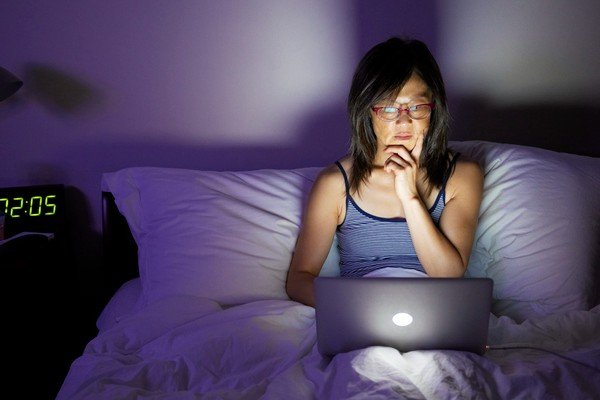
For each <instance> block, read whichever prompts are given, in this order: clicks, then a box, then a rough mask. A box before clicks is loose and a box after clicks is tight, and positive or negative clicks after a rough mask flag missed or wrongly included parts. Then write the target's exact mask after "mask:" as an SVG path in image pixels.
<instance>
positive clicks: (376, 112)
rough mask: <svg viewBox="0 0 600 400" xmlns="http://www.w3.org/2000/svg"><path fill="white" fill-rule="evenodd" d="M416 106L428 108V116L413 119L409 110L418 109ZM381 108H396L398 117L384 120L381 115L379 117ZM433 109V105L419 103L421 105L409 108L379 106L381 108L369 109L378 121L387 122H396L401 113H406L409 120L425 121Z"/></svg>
mask: <svg viewBox="0 0 600 400" xmlns="http://www.w3.org/2000/svg"><path fill="white" fill-rule="evenodd" d="M418 106H428V107H429V115H427V116H425V117H422V118H415V117H413V116H412V115H411V114H410V109H411V108H413V107H418ZM382 108H396V109H397V110H398V116H397V117H396V118H394V119H385V118H383V117H382V116H381V115H379V112H380V110H381V109H382ZM434 109H435V103H421V104H415V105H414V106H410V107H404V108H402V107H396V106H381V107H371V110H373V112H374V113H375V115H377V117H378V118H379V119H381V120H382V121H388V122H393V121H397V120H398V118H400V117H401V116H402V111H406V113H407V114H408V116H409V118H410V119H416V120H421V119H425V118H427V117H429V116H430V115H431V112H432V111H433V110H434Z"/></svg>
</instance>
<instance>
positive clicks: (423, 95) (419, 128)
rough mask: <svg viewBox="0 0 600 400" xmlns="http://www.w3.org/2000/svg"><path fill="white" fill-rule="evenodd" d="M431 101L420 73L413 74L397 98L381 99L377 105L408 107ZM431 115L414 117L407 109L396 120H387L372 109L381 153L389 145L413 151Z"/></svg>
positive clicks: (374, 127) (378, 149)
mask: <svg viewBox="0 0 600 400" xmlns="http://www.w3.org/2000/svg"><path fill="white" fill-rule="evenodd" d="M426 103H431V93H430V90H429V88H428V87H427V84H426V83H425V81H423V79H421V77H419V75H417V74H414V73H413V74H412V76H411V77H410V79H409V80H408V81H407V82H406V83H405V84H404V86H403V87H402V90H400V93H399V94H398V97H396V98H395V99H389V100H387V101H380V102H378V103H376V104H375V107H383V106H392V107H398V108H407V107H411V106H414V105H417V104H426ZM430 118H431V115H429V116H428V117H426V118H423V119H412V118H411V117H410V116H409V115H408V112H407V111H402V112H401V114H400V116H399V117H398V119H396V120H395V121H387V120H384V119H381V118H380V117H378V116H377V114H376V113H375V111H373V110H371V121H372V124H373V131H374V132H375V136H376V137H377V152H378V153H381V152H382V151H383V150H384V149H385V148H386V147H387V146H390V145H403V146H404V147H406V149H407V150H408V151H411V150H412V149H413V148H414V147H415V144H416V141H417V138H418V137H419V136H420V135H423V136H424V135H426V134H427V130H428V129H429V121H430Z"/></svg>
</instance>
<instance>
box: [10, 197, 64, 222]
mask: <svg viewBox="0 0 600 400" xmlns="http://www.w3.org/2000/svg"><path fill="white" fill-rule="evenodd" d="M0 210H4V214H5V215H6V217H10V218H20V217H23V216H25V217H26V216H29V217H40V216H50V215H54V214H56V195H54V194H50V195H46V196H30V197H10V198H8V197H2V198H0Z"/></svg>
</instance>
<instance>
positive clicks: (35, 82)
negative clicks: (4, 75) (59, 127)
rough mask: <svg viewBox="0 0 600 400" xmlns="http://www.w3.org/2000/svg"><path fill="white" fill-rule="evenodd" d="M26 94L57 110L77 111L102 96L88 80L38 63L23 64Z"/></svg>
mask: <svg viewBox="0 0 600 400" xmlns="http://www.w3.org/2000/svg"><path fill="white" fill-rule="evenodd" d="M23 78H24V81H25V82H27V84H26V86H25V87H24V89H26V91H27V93H28V95H29V96H31V97H32V98H33V99H35V100H36V101H38V102H39V103H41V104H42V105H44V106H45V107H46V108H48V109H49V110H51V111H53V112H56V113H59V114H78V113H81V112H82V111H85V110H87V109H90V108H94V107H96V106H98V105H99V104H101V102H102V97H101V94H100V92H99V91H98V90H95V89H94V88H93V87H92V86H91V85H90V84H89V83H87V82H84V81H83V80H81V79H79V78H76V77H74V76H72V75H69V74H66V73H65V72H62V71H59V70H58V69H56V68H52V67H48V66H45V65H41V64H29V65H27V66H26V67H25V75H24V77H23Z"/></svg>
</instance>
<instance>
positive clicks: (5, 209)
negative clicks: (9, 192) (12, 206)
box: [0, 198, 8, 215]
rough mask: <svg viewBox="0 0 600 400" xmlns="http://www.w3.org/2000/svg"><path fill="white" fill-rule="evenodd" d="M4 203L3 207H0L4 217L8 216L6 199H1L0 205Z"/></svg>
mask: <svg viewBox="0 0 600 400" xmlns="http://www.w3.org/2000/svg"><path fill="white" fill-rule="evenodd" d="M2 202H4V207H2V206H0V210H2V212H3V213H4V214H5V215H6V214H8V199H6V198H1V199H0V203H2Z"/></svg>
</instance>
